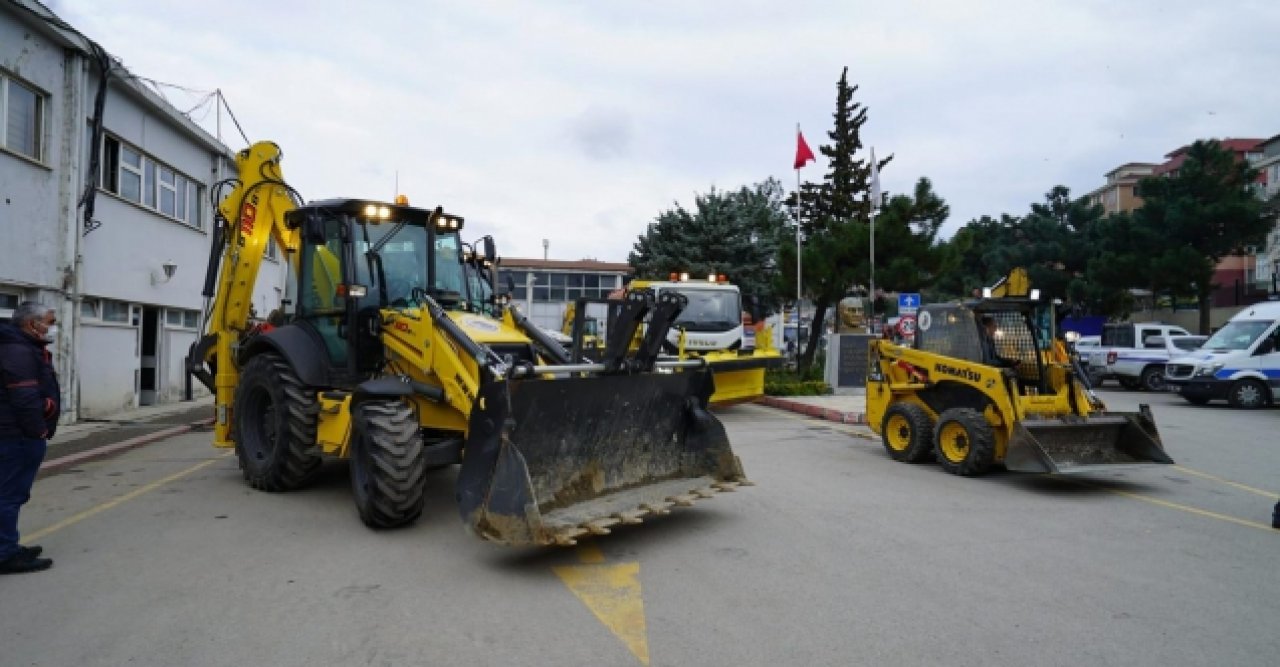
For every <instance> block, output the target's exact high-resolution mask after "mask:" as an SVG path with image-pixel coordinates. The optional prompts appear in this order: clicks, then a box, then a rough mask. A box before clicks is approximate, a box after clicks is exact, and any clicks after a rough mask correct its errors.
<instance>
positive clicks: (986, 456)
mask: <svg viewBox="0 0 1280 667" xmlns="http://www.w3.org/2000/svg"><path fill="white" fill-rule="evenodd" d="M933 439H934V444H935V450H934V451H935V454H936V456H937V457H938V463H939V464H941V465H942V469H943V470H946V471H947V472H949V473H951V474H953V475H963V476H965V477H972V476H975V475H981V474H983V473H985V472H986V471H987V470H988V469H990V468H991V465H992V463H994V461H995V453H996V436H995V432H994V431H992V430H991V424H988V423H987V420H986V418H985V417H983V416H982V413H981V412H978V411H977V410H974V409H972V408H951V409H950V410H947V411H945V412H943V413H942V414H941V415H939V416H938V425H937V427H936V428H935V429H934V435H933Z"/></svg>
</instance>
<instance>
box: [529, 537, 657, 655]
mask: <svg viewBox="0 0 1280 667" xmlns="http://www.w3.org/2000/svg"><path fill="white" fill-rule="evenodd" d="M578 558H580V559H581V560H582V562H583V565H564V566H558V567H553V568H551V569H552V571H554V572H555V573H556V576H557V577H560V580H561V581H563V582H564V583H565V585H566V586H568V587H569V590H570V591H573V594H574V595H575V596H577V597H578V599H579V600H581V601H582V603H583V604H585V605H587V609H590V610H591V613H593V614H595V616H596V618H597V619H599V620H600V622H601V623H603V624H604V625H605V627H607V628H609V631H610V632H612V633H613V634H614V636H616V637H617V638H618V639H620V640H622V643H623V644H625V645H626V646H627V650H629V651H631V654H632V655H634V656H635V657H636V659H637V660H639V661H640V664H642V665H647V664H649V639H648V630H647V629H646V625H645V618H644V596H643V595H642V594H641V590H640V564H639V563H621V564H618V565H607V564H605V558H604V553H603V552H601V551H600V548H599V547H597V546H595V545H593V544H584V545H581V546H579V547H578Z"/></svg>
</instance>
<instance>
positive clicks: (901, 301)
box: [898, 292, 920, 313]
mask: <svg viewBox="0 0 1280 667" xmlns="http://www.w3.org/2000/svg"><path fill="white" fill-rule="evenodd" d="M919 308H920V294H919V293H918V292H916V293H903V294H899V295H898V312H900V313H914V312H915V311H916V310H918V309H919Z"/></svg>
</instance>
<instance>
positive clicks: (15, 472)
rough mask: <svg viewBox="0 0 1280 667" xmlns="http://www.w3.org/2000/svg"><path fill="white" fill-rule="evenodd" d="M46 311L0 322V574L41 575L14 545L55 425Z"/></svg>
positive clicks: (44, 564) (29, 309)
mask: <svg viewBox="0 0 1280 667" xmlns="http://www.w3.org/2000/svg"><path fill="white" fill-rule="evenodd" d="M56 324H57V321H56V320H55V318H54V312H53V310H52V309H50V308H47V307H45V306H42V305H40V304H38V303H31V302H29V301H28V302H25V303H23V304H21V305H20V306H18V308H17V310H16V311H15V312H14V314H13V321H12V323H11V324H3V323H0V574H15V573H19V572H36V571H39V570H47V569H48V568H49V567H50V566H51V565H53V561H52V560H50V559H48V558H40V552H41V551H42V550H41V548H40V547H38V546H29V547H24V546H22V545H21V544H19V543H18V537H19V536H18V510H20V509H21V508H22V506H23V505H25V504H26V502H27V500H28V499H30V498H31V486H32V485H33V484H34V483H35V480H36V473H37V472H39V470H40V463H41V462H42V461H44V454H45V450H46V447H47V444H46V441H47V440H48V439H49V438H50V437H52V436H53V431H54V429H55V428H56V427H57V424H58V415H59V413H60V412H61V408H60V406H59V396H60V395H61V394H60V393H59V390H58V377H57V375H56V374H55V373H54V371H53V364H52V363H50V357H49V352H48V350H46V349H45V346H46V345H48V344H49V343H50V342H51V341H53V340H54V338H55V336H56V335H57V333H56V326H55V325H56Z"/></svg>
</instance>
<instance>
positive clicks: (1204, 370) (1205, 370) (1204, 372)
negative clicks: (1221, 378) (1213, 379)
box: [1196, 364, 1222, 377]
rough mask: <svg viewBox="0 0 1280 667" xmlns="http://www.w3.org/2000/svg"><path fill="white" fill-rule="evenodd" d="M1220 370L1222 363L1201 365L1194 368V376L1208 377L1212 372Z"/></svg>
mask: <svg viewBox="0 0 1280 667" xmlns="http://www.w3.org/2000/svg"><path fill="white" fill-rule="evenodd" d="M1220 370H1222V364H1210V365H1208V366H1201V367H1199V368H1197V369H1196V377H1210V376H1212V375H1213V374H1214V373H1217V372H1218V371H1220Z"/></svg>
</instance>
